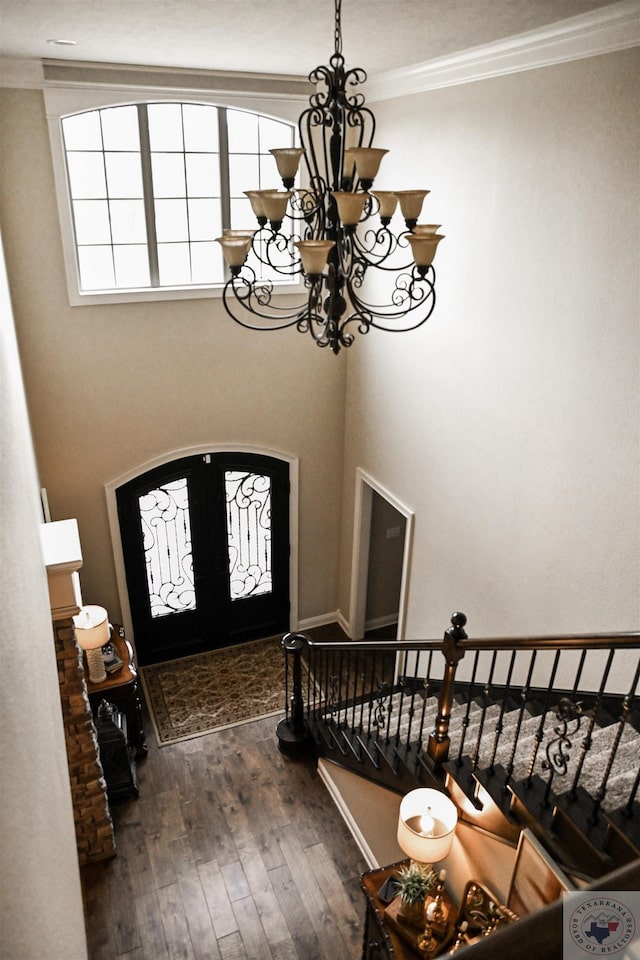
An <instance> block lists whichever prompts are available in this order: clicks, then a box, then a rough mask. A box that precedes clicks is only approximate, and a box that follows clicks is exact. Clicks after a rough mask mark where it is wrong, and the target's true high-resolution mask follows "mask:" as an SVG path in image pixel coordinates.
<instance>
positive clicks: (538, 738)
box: [525, 650, 560, 789]
mask: <svg viewBox="0 0 640 960" xmlns="http://www.w3.org/2000/svg"><path fill="white" fill-rule="evenodd" d="M559 661H560V651H559V650H556V655H555V657H554V658H553V667H552V668H551V678H550V679H549V683H548V685H547V695H546V698H545V702H544V709H543V711H542V714H541V716H540V725H539V726H538V729H537V730H536V733H535V737H534V740H533V753H532V754H531V760H530V761H529V769H528V771H527V776H526V779H525V786H526V787H527V789H529V788H530V787H531V782H532V780H533V771H534V768H535V765H536V760H537V759H538V751H539V750H540V744H541V743H542V741H543V739H544V727H545V723H546V720H547V714H548V713H549V707H550V705H551V691H552V690H553V684H554V683H555V679H556V673H557V671H558V663H559Z"/></svg>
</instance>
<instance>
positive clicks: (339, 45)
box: [334, 0, 342, 57]
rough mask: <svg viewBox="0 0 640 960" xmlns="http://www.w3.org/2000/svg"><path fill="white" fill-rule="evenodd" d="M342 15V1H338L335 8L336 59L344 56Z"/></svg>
mask: <svg viewBox="0 0 640 960" xmlns="http://www.w3.org/2000/svg"><path fill="white" fill-rule="evenodd" d="M341 14H342V0H336V7H335V34H334V37H335V55H336V57H340V56H342V25H341Z"/></svg>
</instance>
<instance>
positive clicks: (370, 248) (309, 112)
mask: <svg viewBox="0 0 640 960" xmlns="http://www.w3.org/2000/svg"><path fill="white" fill-rule="evenodd" d="M341 6H342V0H335V49H334V53H333V56H332V57H331V58H330V61H329V65H328V66H319V67H316V68H315V70H313V71H312V72H311V73H310V74H309V79H310V81H311V82H312V83H313V84H314V85H315V86H316V92H315V93H314V94H313V95H312V96H311V97H310V99H309V104H310V105H309V107H308V108H307V109H306V110H304V111H303V113H302V114H301V116H300V118H299V121H298V132H299V136H300V142H301V143H302V146H301V147H283V148H277V149H273V150H271V151H270V152H271V153H272V154H273V156H274V158H275V162H276V165H277V168H278V173H279V175H280V177H281V178H282V184H283V187H284V190H248V191H246V196H247V197H248V198H249V200H250V202H251V207H252V210H253V212H254V214H255V216H256V219H257V223H258V229H257V230H253V229H252V230H225V231H224V235H223V236H222V237H218V238H217V240H218V243H220V245H221V247H222V250H223V253H224V257H225V260H226V262H227V265H228V267H229V272H230V274H231V276H230V279H229V280H228V281H227V283H226V284H225V287H224V293H223V301H224V305H225V308H226V310H227V313H229V315H230V316H231V317H232V318H233V319H234V320H235V321H236V322H237V323H239V324H241V325H242V326H245V327H248V328H249V329H254V330H264V329H268V330H281V329H284V328H285V327H292V326H295V327H296V328H297V329H298V330H299V331H300V332H302V333H310V334H311V336H312V338H313V340H314V341H315V342H316V343H317V344H318V345H319V346H321V347H329V348H330V349H331V350H332V351H333V353H335V354H337V353H339V351H340V349H341V348H342V347H349V346H351V344H352V343H353V341H354V339H355V333H356V332H359V333H368V331H369V330H370V329H371V328H372V327H374V328H377V329H379V330H387V331H390V332H405V331H408V330H415V329H416V328H417V327H420V326H422V324H423V323H424V322H425V321H426V320H428V318H429V317H430V316H431V313H432V312H433V308H434V306H435V273H434V270H433V266H432V263H433V258H434V256H435V253H436V248H437V246H438V243H439V242H440V240H442V239H443V237H442V235H441V234H439V233H438V229H439V225H436V224H419V223H418V220H419V217H420V213H421V210H422V204H423V201H424V198H425V197H426V196H427V194H428V193H429V191H428V190H395V191H388V190H386V191H382V190H379V191H376V190H372V189H371V188H372V186H373V182H374V180H375V178H376V176H377V174H378V168H379V166H380V163H381V161H382V159H383V157H384V155H385V154H386V153H387V152H388V151H387V150H384V149H377V148H374V147H372V146H371V144H372V142H373V136H374V133H375V125H376V124H375V117H374V115H373V113H372V112H371V110H370V109H369V108H368V107H365V105H364V96H363V94H362V93H358V92H355V91H354V89H353V88H355V87H356V86H357V85H358V84H361V83H363V82H364V81H365V80H366V77H367V75H366V73H365V71H364V70H362V69H361V68H355V69H351V70H347V69H345V61H344V57H343V55H342V27H341ZM302 159H304V168H303V169H304V170H306V175H305V176H303V181H304V183H305V186H303V187H302V188H297V189H294V185H295V182H296V177H297V175H298V167H299V164H300V161H301V160H302ZM398 205H399V207H400V213H401V216H402V218H403V219H404V228H401V230H400V231H399V232H397V233H394V232H393V231H392V230H391V229H390V223H391V220H392V219H393V217H394V214H395V213H396V208H397V206H398ZM283 224H284V225H285V228H284V229H283ZM250 252H252V253H253V255H254V256H253V257H252V259H251V260H250V262H247V257H248V256H249V253H250ZM256 258H257V261H256ZM251 262H253V263H254V265H255V267H256V269H254V267H253V266H251ZM263 268H267V269H268V270H269V271H270V272H271V273H272V274H273V272H274V271H275V274H276V275H278V276H280V277H282V278H289V279H293V278H295V277H296V276H300V275H301V276H302V279H303V281H304V286H305V296H304V299H303V301H302V303H297V304H296V305H295V306H294V307H287V306H282V305H279V304H276V303H275V302H274V299H273V297H274V283H273V281H272V280H270V279H265V278H264V277H263V276H262V275H261V271H262V269H263ZM374 271H375V273H376V274H377V275H378V276H381V277H383V278H385V280H386V282H387V286H389V287H390V289H388V290H387V292H386V294H385V296H386V302H384V303H381V304H377V303H376V304H374V303H369V302H368V301H367V300H366V299H365V297H364V290H363V284H364V280H365V277H366V276H367V274H369V275H371V274H372V273H373V272H374Z"/></svg>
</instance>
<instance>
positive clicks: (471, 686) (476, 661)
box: [456, 650, 480, 767]
mask: <svg viewBox="0 0 640 960" xmlns="http://www.w3.org/2000/svg"><path fill="white" fill-rule="evenodd" d="M479 663H480V651H479V650H476V652H475V656H474V658H473V668H472V670H471V680H470V681H469V696H468V697H467V705H466V708H465V712H464V717H463V718H462V722H461V727H462V730H461V731H460V745H459V747H458V756H457V757H456V765H457V766H458V767H461V766H462V757H463V754H464V744H465V740H466V739H467V731H468V729H469V723H470V722H471V719H470V718H471V704H472V703H473V697H474V690H475V687H476V676H477V673H478V665H479Z"/></svg>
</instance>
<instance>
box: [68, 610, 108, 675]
mask: <svg viewBox="0 0 640 960" xmlns="http://www.w3.org/2000/svg"><path fill="white" fill-rule="evenodd" d="M73 623H74V626H75V631H76V639H77V641H78V643H79V644H80V646H81V647H82V649H83V650H84V652H85V654H86V656H87V666H88V667H89V680H90V681H91V683H102V681H103V680H104V679H105V677H106V676H107V672H106V670H105V668H104V659H103V657H102V648H103V646H104V645H105V643H108V642H109V617H108V614H107V611H106V610H105V609H104V607H98V606H95V605H89V606H86V607H82V609H81V610H80V613H79V614H78V615H77V616H75V617H74V618H73Z"/></svg>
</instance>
